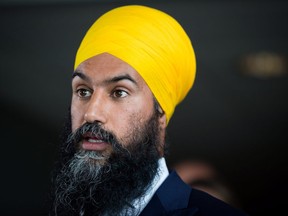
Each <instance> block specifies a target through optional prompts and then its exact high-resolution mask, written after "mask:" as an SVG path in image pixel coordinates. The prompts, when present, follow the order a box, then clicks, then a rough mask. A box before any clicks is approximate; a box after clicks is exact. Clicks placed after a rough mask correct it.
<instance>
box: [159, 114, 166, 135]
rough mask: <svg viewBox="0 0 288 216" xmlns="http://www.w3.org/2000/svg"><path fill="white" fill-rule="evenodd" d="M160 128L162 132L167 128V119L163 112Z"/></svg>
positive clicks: (160, 118)
mask: <svg viewBox="0 0 288 216" xmlns="http://www.w3.org/2000/svg"><path fill="white" fill-rule="evenodd" d="M159 126H160V130H161V131H162V130H164V131H165V130H166V127H167V119H166V114H165V113H164V112H163V113H162V114H161V116H160V117H159Z"/></svg>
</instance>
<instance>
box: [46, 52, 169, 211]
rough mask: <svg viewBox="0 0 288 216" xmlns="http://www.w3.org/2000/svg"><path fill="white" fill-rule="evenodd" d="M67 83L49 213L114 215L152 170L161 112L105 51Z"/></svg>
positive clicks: (159, 148)
mask: <svg viewBox="0 0 288 216" xmlns="http://www.w3.org/2000/svg"><path fill="white" fill-rule="evenodd" d="M72 88H73V97H72V105H71V119H70V118H69V121H68V122H67V123H68V124H67V128H66V129H67V131H64V132H65V134H64V137H67V140H66V141H65V142H64V143H63V144H64V145H63V149H62V150H63V152H62V156H61V158H62V162H61V160H60V162H61V163H60V166H61V167H60V170H56V171H58V173H56V174H57V175H56V176H55V180H54V189H53V190H54V192H53V193H54V195H52V196H54V198H53V199H54V201H53V206H52V213H51V215H58V214H60V215H62V213H63V215H74V214H76V215H79V213H80V215H81V214H82V213H84V212H85V215H99V214H102V213H107V214H108V215H119V212H121V211H123V210H125V209H127V210H128V208H126V206H127V205H129V203H131V202H132V201H133V200H134V199H135V198H137V197H139V196H142V195H143V194H144V193H145V191H146V189H147V187H148V185H149V184H150V183H151V181H152V180H153V178H154V176H155V175H156V173H157V167H158V159H159V157H161V156H163V147H164V135H165V127H166V117H165V114H161V113H159V112H158V111H157V110H156V109H155V101H154V99H153V95H152V93H151V91H150V89H149V88H148V87H147V85H146V83H145V82H144V80H143V79H142V77H141V76H140V75H139V74H138V73H137V72H136V71H135V70H134V69H133V68H132V67H130V66H129V65H128V64H126V63H125V62H123V61H121V60H119V59H118V58H116V57H114V56H112V55H110V54H101V55H98V56H95V57H92V58H90V59H88V60H87V61H85V62H83V63H82V64H81V65H80V66H79V67H78V68H77V69H76V70H75V72H74V75H73V81H72ZM70 120H71V124H72V126H70ZM71 129H72V133H71ZM107 191H109V193H107ZM135 211H137V209H135ZM61 212H62V213H61Z"/></svg>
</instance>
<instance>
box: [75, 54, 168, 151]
mask: <svg viewBox="0 0 288 216" xmlns="http://www.w3.org/2000/svg"><path fill="white" fill-rule="evenodd" d="M72 90H73V95H72V103H71V116H72V131H75V130H76V129H77V128H79V127H80V126H82V125H83V124H84V123H86V122H88V123H92V122H97V123H99V124H100V125H101V126H102V127H103V129H105V130H108V131H111V132H113V133H114V134H115V135H116V137H117V138H118V139H119V140H120V141H121V142H122V143H127V142H128V140H129V136H131V135H133V131H134V129H135V127H140V126H141V125H143V124H144V123H145V122H147V120H148V119H149V118H151V116H152V114H153V112H154V101H153V94H152V92H151V91H150V89H149V87H148V86H147V84H146V83H145V81H144V80H143V78H142V77H141V76H140V75H139V74H138V72H137V71H136V70H134V69H133V68H132V67H131V66H130V65H129V64H127V63H126V62H124V61H122V60H120V59H118V58H117V57H115V56H113V55H111V54H108V53H102V54H99V55H96V56H94V57H91V58H89V59H87V60H86V61H84V62H82V63H81V64H80V65H79V66H78V67H77V68H76V70H75V72H74V74H73V79H72ZM158 120H159V123H160V124H159V125H160V126H159V127H160V128H159V129H160V136H161V140H162V142H161V143H164V139H165V128H166V116H165V113H163V114H162V115H161V116H160V117H159V119H158ZM79 147H80V148H83V149H84V150H91V151H100V152H104V153H105V154H106V153H107V154H109V153H110V152H111V151H112V147H111V145H110V144H109V143H106V142H104V141H103V140H101V138H99V137H95V136H91V134H86V135H85V139H83V141H82V142H81V143H80V144H79ZM159 151H161V152H160V154H161V155H163V152H162V148H160V147H159Z"/></svg>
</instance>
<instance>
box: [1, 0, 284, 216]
mask: <svg viewBox="0 0 288 216" xmlns="http://www.w3.org/2000/svg"><path fill="white" fill-rule="evenodd" d="M0 3H1V4H0V27H1V28H0V33H1V34H0V61H1V64H0V98H1V100H0V106H1V138H2V139H1V155H0V158H1V161H0V170H1V177H0V179H1V180H0V187H1V188H0V198H1V204H0V215H13V216H16V215H17V216H18V215H42V214H43V212H45V208H44V203H45V200H46V195H47V192H48V188H49V181H50V171H51V169H52V167H53V162H54V156H55V150H56V147H57V145H58V144H59V139H58V136H59V133H60V130H61V128H62V125H63V122H64V117H65V115H66V112H67V110H68V107H69V103H70V75H71V73H72V70H73V63H74V56H75V53H76V50H77V48H78V46H79V43H80V41H81V39H82V37H83V36H84V34H85V32H86V30H87V29H88V28H89V27H90V25H91V24H92V23H93V22H94V20H95V19H97V18H98V17H99V16H100V15H102V14H103V13H104V12H106V11H108V10H109V9H112V8H114V7H116V6H120V5H124V4H135V3H139V4H144V5H148V6H152V7H155V8H158V9H161V10H163V11H165V12H167V13H169V14H171V15H172V16H174V17H175V18H176V19H177V20H178V21H179V22H180V23H181V24H182V25H183V27H184V28H185V29H186V31H187V33H188V34H189V36H190V38H191V40H192V43H193V46H194V49H195V52H196V56H197V63H198V65H197V78H196V82H195V85H194V87H193V89H192V91H191V92H190V93H189V95H188V97H187V98H186V99H185V101H184V102H183V103H182V104H181V105H180V106H179V107H178V108H177V109H176V111H175V114H174V116H173V118H172V120H171V121H170V123H169V127H168V136H169V142H170V155H169V157H168V158H167V162H168V164H169V165H170V166H173V165H174V164H176V163H177V162H179V161H181V160H184V159H187V158H190V159H203V160H207V161H208V162H210V163H212V164H213V165H214V166H215V167H216V168H217V169H218V170H219V172H220V173H221V175H222V176H223V177H224V178H225V180H226V182H228V183H229V184H230V186H231V188H232V189H233V191H234V192H235V194H236V195H237V197H238V199H239V201H240V203H241V208H243V209H244V210H245V211H246V212H248V213H249V214H250V215H265V214H270V215H277V213H276V212H278V211H279V210H280V209H281V208H283V209H284V207H285V204H286V201H287V198H284V195H285V194H286V193H287V185H286V182H287V180H288V179H287V176H286V173H287V160H286V158H285V157H286V150H287V147H286V145H287V143H288V142H287V123H288V115H287V110H288V101H287V93H288V77H287V74H286V75H283V76H278V77H273V76H272V77H264V78H263V77H255V76H254V77H253V76H248V75H244V74H243V70H241V67H240V66H239V63H240V60H241V58H242V57H243V56H245V55H247V54H250V53H258V52H263V51H266V52H273V53H277V54H280V55H282V56H284V58H286V60H287V55H288V41H287V39H288V3H287V1H272V0H271V1H260V0H259V1H224V0H222V1H219V0H218V1H212V0H211V1H208V0H203V1H200V0H198V1H196V0H195V1H193V0H192V1H188V0H187V1H177V3H176V1H104V0H103V1H96V0H95V1H92V0H91V1H80V0H79V1H76V0H74V1H72V0H71V1H69V0H66V1H65V0H62V1H61V0H59V1H56V0H55V1H53V0H51V1H48V0H47V1H44V0H42V1H36V0H35V1H32V0H31V1H25V0H22V1H17V0H14V1H8V0H7V1H0ZM286 63H287V61H286ZM286 69H287V68H286ZM244 72H245V71H244ZM43 215H45V214H43Z"/></svg>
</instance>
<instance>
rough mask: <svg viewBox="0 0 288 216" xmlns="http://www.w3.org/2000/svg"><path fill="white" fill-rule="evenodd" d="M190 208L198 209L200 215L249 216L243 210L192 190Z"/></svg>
mask: <svg viewBox="0 0 288 216" xmlns="http://www.w3.org/2000/svg"><path fill="white" fill-rule="evenodd" d="M188 206H189V207H196V208H197V209H198V211H199V212H200V215H203V216H204V215H205V216H206V215H207V216H210V215H211V216H212V215H221V216H226V215H227V216H228V215H229V216H245V215H246V216H247V214H245V213H244V212H243V211H242V210H240V209H237V208H235V207H232V206H231V205H228V204H227V203H225V202H223V201H221V200H219V199H217V198H215V197H213V196H211V195H209V194H207V193H205V192H203V191H200V190H197V189H193V188H192V189H191V193H190V198H189V205H188Z"/></svg>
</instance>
